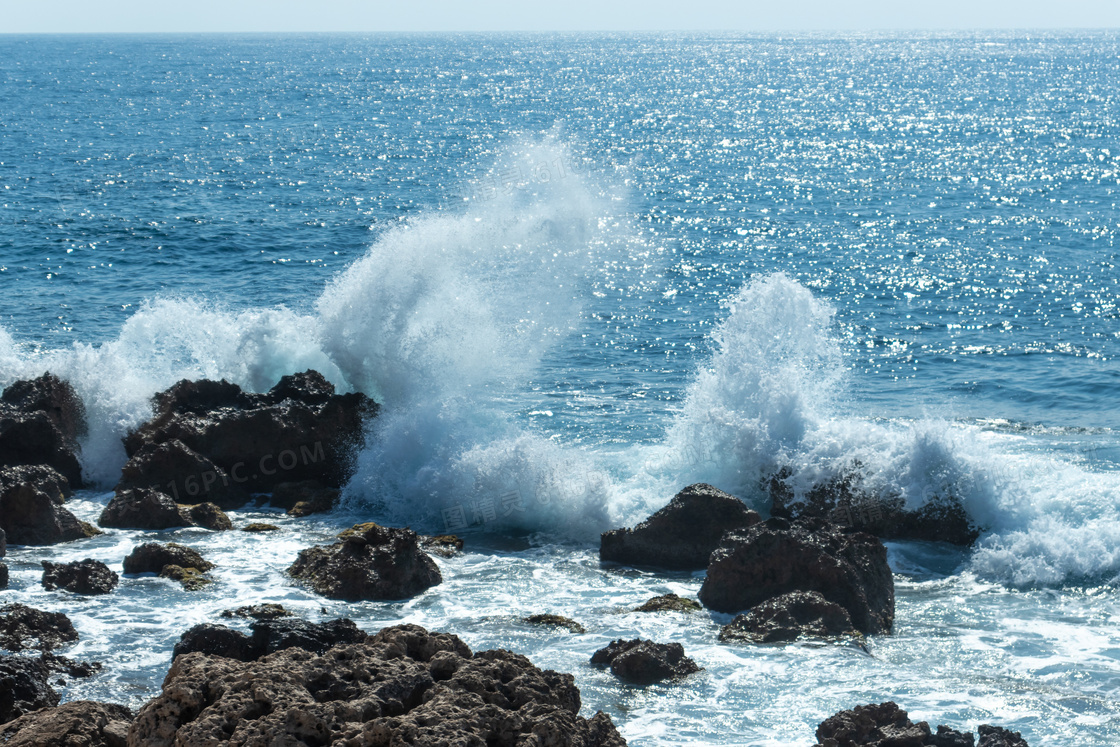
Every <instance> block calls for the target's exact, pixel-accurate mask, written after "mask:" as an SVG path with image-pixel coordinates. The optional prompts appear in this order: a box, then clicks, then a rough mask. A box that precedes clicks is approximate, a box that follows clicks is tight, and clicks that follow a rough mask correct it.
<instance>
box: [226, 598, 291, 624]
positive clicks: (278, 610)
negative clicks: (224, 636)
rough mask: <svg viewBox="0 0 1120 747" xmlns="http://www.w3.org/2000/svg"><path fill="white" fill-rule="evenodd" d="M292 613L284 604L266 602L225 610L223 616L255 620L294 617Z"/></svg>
mask: <svg viewBox="0 0 1120 747" xmlns="http://www.w3.org/2000/svg"><path fill="white" fill-rule="evenodd" d="M292 616H293V615H292V613H291V612H289V611H288V610H287V609H285V608H284V605H282V604H273V603H272V602H266V603H264V604H251V605H247V606H245V607H238V608H237V609H233V610H225V611H224V612H222V617H245V618H251V619H253V620H271V619H273V618H276V617H292Z"/></svg>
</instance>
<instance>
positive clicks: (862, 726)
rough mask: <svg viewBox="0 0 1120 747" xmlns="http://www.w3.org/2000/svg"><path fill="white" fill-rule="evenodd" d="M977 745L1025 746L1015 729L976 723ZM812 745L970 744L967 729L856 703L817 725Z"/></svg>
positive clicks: (941, 746)
mask: <svg viewBox="0 0 1120 747" xmlns="http://www.w3.org/2000/svg"><path fill="white" fill-rule="evenodd" d="M978 731H979V732H980V744H979V747H1027V743H1026V742H1025V741H1023V739H1022V737H1021V736H1020V735H1019V734H1018V733H1017V732H1012V731H1007V730H1006V729H1002V728H1000V727H998V726H988V725H983V726H980V727H979V729H978ZM817 740H818V744H817V745H816V747H974V745H975V744H976V742H975V739H974V737H973V735H972V733H971V732H960V731H956V730H955V729H951V728H949V727H948V726H938V727H937V731H936V732H934V731H932V730H931V729H930V726H929V724H928V723H926V722H925V721H919V722H918V723H914V722H913V721H911V720H910V718H909V717H908V716H907V714H906V711H904V710H902V709H901V708H899V707H898V704H897V703H893V702H890V701H888V702H886V703H879V704H872V705H864V706H856V707H855V708H852V709H850V710H847V711H840V712H839V713H837V714H835V715H833V716H830V717H828V718H827V719H825V720H824V721H823V722H822V723H821V725H820V726H819V727H817Z"/></svg>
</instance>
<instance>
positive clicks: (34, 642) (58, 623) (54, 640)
mask: <svg viewBox="0 0 1120 747" xmlns="http://www.w3.org/2000/svg"><path fill="white" fill-rule="evenodd" d="M77 640H78V631H76V630H74V624H73V623H71V622H70V618H68V617H67V616H66V615H64V614H62V613H61V612H43V611H42V610H37V609H35V608H34V607H28V606H26V605H23V604H7V605H4V606H3V607H0V648H2V649H6V650H8V651H24V650H26V649H37V650H39V651H50V650H52V649H55V648H58V647H60V646H66V645H69V644H71V643H75V642H77Z"/></svg>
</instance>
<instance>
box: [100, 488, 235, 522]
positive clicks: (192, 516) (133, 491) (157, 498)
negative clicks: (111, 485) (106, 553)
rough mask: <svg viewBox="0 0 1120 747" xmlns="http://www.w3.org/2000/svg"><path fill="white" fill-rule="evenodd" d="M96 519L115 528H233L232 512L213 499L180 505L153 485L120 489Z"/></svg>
mask: <svg viewBox="0 0 1120 747" xmlns="http://www.w3.org/2000/svg"><path fill="white" fill-rule="evenodd" d="M97 521H98V523H99V524H101V526H103V527H113V528H116V529H173V528H175V527H202V528H204V529H213V530H216V531H218V530H225V529H232V528H233V522H232V521H230V518H229V516H227V515H226V513H225V512H224V511H222V509H220V508H219V507H218V506H217V505H215V504H213V503H198V504H194V505H179V504H177V503H175V501H174V500H173V499H172V498H171V496H169V495H167V494H166V493H163V492H161V491H159V490H155V489H151V488H129V489H125V490H121V489H118V490H117V493H116V495H114V496H113V498H112V499H111V500H110V501H109V504H108V505H107V506H105V509H104V510H103V511H102V512H101V517H100V518H99V519H98V520H97Z"/></svg>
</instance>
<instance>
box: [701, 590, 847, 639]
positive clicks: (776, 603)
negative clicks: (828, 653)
mask: <svg viewBox="0 0 1120 747" xmlns="http://www.w3.org/2000/svg"><path fill="white" fill-rule="evenodd" d="M843 635H858V632H857V631H856V629H855V628H854V627H853V626H852V618H851V617H850V616H849V615H848V611H847V610H845V609H844V608H843V607H841V606H840V605H838V604H835V603H833V602H830V601H828V600H827V599H825V598H824V596H823V595H821V594H820V592H816V591H792V592H790V593H788V594H782V595H781V596H779V597H774V598H773V599H767V600H766V601H765V602H763V603H762V604H759V605H758V606H756V607H754V608H752V609H751V610H750V611H749V612H747V613H745V614H742V615H739V616H738V617H736V618H735V619H734V620H733V621H732V622H731V623H730V624H728V625H725V626H723V629H722V630H720V633H719V639H720V640H721V641H724V642H729V641H741V642H746V643H783V642H786V641H795V640H797V639H798V638H802V637H806V638H830V637H836V636H843Z"/></svg>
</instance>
